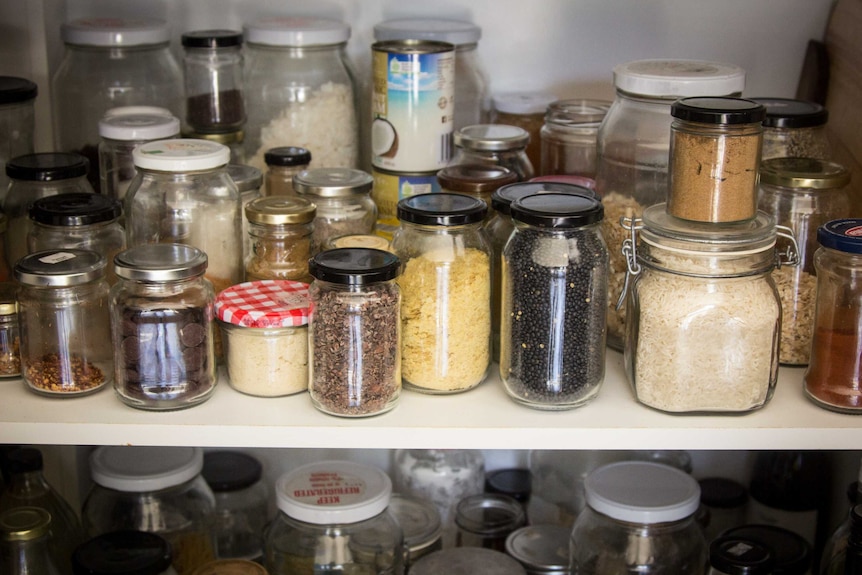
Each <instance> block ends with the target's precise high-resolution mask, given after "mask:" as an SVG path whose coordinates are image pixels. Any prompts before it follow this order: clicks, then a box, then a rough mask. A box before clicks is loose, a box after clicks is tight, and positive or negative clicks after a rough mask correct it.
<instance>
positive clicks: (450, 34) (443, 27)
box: [374, 18, 482, 46]
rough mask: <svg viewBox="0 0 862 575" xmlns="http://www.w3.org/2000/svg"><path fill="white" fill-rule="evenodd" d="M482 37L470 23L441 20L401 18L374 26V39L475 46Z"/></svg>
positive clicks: (480, 32) (476, 27) (478, 28)
mask: <svg viewBox="0 0 862 575" xmlns="http://www.w3.org/2000/svg"><path fill="white" fill-rule="evenodd" d="M481 37H482V29H481V28H480V27H479V26H477V25H475V24H473V23H471V22H462V21H460V20H446V19H442V18H403V19H399V20H387V21H386V22H381V23H379V24H375V25H374V39H375V40H377V41H378V42H385V41H387V40H436V41H438V42H448V43H450V44H455V45H456V46H459V45H461V44H475V43H476V42H478V41H479V38H481Z"/></svg>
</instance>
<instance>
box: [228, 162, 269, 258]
mask: <svg viewBox="0 0 862 575" xmlns="http://www.w3.org/2000/svg"><path fill="white" fill-rule="evenodd" d="M227 173H228V175H229V176H230V179H231V180H233V183H234V185H236V190H237V192H239V203H240V206H241V207H240V212H239V214H240V215H239V217H240V220H242V238H243V242H242V261H243V265H244V264H245V261H246V260H248V256H249V255H250V254H251V236H249V235H248V220H247V219H246V218H245V209H246V207H248V205H249V204H250V203H251V202H252V201H254V200H256V199H257V198H259V197H260V187H261V186H262V185H263V173H261V171H260V170H258V169H257V168H253V167H251V166H246V165H243V164H228V166H227Z"/></svg>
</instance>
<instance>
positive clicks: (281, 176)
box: [263, 146, 311, 196]
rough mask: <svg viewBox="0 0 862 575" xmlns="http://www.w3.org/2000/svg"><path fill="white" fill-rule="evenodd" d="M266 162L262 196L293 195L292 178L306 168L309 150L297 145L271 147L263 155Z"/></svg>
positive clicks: (309, 155)
mask: <svg viewBox="0 0 862 575" xmlns="http://www.w3.org/2000/svg"><path fill="white" fill-rule="evenodd" d="M263 159H264V161H265V162H266V175H265V176H264V186H263V189H264V192H263V195H264V196H295V195H296V191H295V190H294V189H293V178H294V176H296V175H297V174H299V173H300V172H303V171H305V170H307V169H308V164H310V163H311V152H309V151H308V150H306V149H305V148H300V147H298V146H279V147H276V148H271V149H269V150H267V151H266V153H265V154H264V155H263Z"/></svg>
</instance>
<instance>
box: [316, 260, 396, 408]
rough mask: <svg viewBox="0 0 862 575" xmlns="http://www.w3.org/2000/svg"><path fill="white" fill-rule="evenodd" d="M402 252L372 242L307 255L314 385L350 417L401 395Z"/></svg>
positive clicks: (327, 404)
mask: <svg viewBox="0 0 862 575" xmlns="http://www.w3.org/2000/svg"><path fill="white" fill-rule="evenodd" d="M400 270H401V263H400V261H399V260H398V258H397V257H396V256H395V255H394V254H392V253H389V252H385V251H383V250H376V249H369V248H339V249H334V250H328V251H325V252H321V253H319V254H317V255H316V256H314V258H312V260H311V261H310V262H309V271H310V272H311V275H312V277H314V281H313V282H312V283H311V286H310V288H309V299H310V300H311V317H310V321H309V326H310V329H309V355H310V356H311V369H310V371H311V373H310V376H309V392H310V393H311V401H312V403H313V404H314V406H315V407H316V408H318V409H319V410H321V411H323V412H325V413H329V414H332V415H340V416H344V417H364V416H368V415H376V414H378V413H383V412H386V411H389V410H390V409H392V408H393V407H395V405H396V403H397V402H398V397H399V395H400V394H401V323H400V317H401V290H400V289H399V287H398V285H397V284H396V283H395V278H396V277H398V274H399V272H400Z"/></svg>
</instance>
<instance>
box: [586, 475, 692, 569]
mask: <svg viewBox="0 0 862 575" xmlns="http://www.w3.org/2000/svg"><path fill="white" fill-rule="evenodd" d="M585 489H586V500H587V507H586V509H585V510H584V512H583V513H581V514H580V515H579V516H578V519H577V521H576V522H575V526H574V527H573V528H572V536H571V539H570V559H571V563H570V565H571V567H572V572H573V573H578V574H579V575H599V574H601V573H642V574H644V575H701V574H702V573H703V572H704V568H705V566H706V564H707V546H706V541H705V540H704V538H703V534H702V532H701V530H700V527H699V526H698V525H697V523H696V522H695V520H694V515H695V513H696V511H697V508H698V505H699V503H700V488H699V487H698V485H697V481H695V480H694V479H693V478H692V477H691V476H689V475H687V474H686V473H684V472H682V471H680V470H678V469H674V468H673V467H669V466H666V465H662V464H659V463H649V462H643V461H623V462H619V463H611V464H609V465H605V466H603V467H600V468H598V469H596V470H595V471H593V472H592V473H590V474H589V476H587V480H586V484H585Z"/></svg>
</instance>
